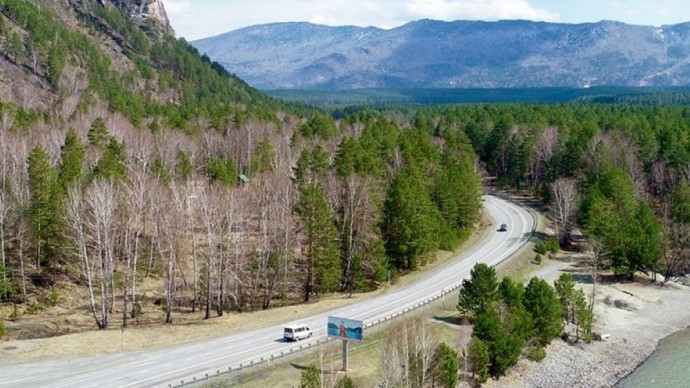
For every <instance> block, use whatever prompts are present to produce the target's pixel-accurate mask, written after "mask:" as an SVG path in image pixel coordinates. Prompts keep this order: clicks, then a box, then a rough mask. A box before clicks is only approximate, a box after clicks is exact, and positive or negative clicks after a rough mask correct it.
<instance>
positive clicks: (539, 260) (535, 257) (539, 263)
mask: <svg viewBox="0 0 690 388" xmlns="http://www.w3.org/2000/svg"><path fill="white" fill-rule="evenodd" d="M541 260H542V258H541V255H539V254H538V255H536V256H534V264H536V265H541Z"/></svg>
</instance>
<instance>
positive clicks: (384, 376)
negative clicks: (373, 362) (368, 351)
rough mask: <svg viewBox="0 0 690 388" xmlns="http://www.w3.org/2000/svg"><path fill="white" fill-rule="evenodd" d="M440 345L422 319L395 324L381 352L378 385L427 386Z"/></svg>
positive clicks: (414, 318) (415, 318) (413, 318)
mask: <svg viewBox="0 0 690 388" xmlns="http://www.w3.org/2000/svg"><path fill="white" fill-rule="evenodd" d="M437 346H438V340H437V339H436V338H434V336H433V335H432V333H431V328H430V327H429V323H428V322H427V321H426V320H425V319H424V318H423V317H420V316H417V317H411V318H405V319H403V320H402V321H399V322H396V323H394V324H393V325H392V326H391V328H390V329H389V333H388V337H387V340H386V345H385V349H384V351H383V352H382V356H381V362H380V370H381V376H380V378H379V381H378V386H381V387H412V388H421V387H424V386H426V384H427V379H428V377H429V375H430V372H431V368H432V361H433V358H434V351H435V350H436V347H437Z"/></svg>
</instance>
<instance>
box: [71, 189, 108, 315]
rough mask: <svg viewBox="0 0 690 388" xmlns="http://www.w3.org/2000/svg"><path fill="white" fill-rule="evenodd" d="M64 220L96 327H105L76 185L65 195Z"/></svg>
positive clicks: (83, 212)
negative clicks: (95, 289)
mask: <svg viewBox="0 0 690 388" xmlns="http://www.w3.org/2000/svg"><path fill="white" fill-rule="evenodd" d="M65 220H66V222H67V225H68V228H69V233H67V235H68V236H69V238H70V239H71V240H72V243H73V245H74V248H75V250H76V251H77V253H76V254H77V256H78V257H79V264H80V267H81V275H82V276H83V277H84V278H85V280H86V288H87V290H88V293H89V306H90V308H91V314H92V315H93V318H94V321H95V322H96V327H98V328H99V329H103V328H105V323H104V322H103V317H102V316H101V314H99V311H98V307H97V305H96V296H95V291H94V288H96V287H97V284H96V279H95V274H94V272H95V268H93V264H94V261H93V260H91V254H90V248H89V241H88V240H89V238H88V237H87V221H86V207H85V204H84V198H83V196H82V192H81V189H80V188H78V187H74V186H73V187H71V188H70V190H69V193H68V195H67V201H66V204H65Z"/></svg>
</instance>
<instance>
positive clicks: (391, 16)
mask: <svg viewBox="0 0 690 388" xmlns="http://www.w3.org/2000/svg"><path fill="white" fill-rule="evenodd" d="M163 3H164V4H165V9H166V11H167V12H168V18H169V19H170V23H172V26H173V28H174V29H175V32H176V34H177V36H180V37H184V38H186V39H187V40H194V39H199V38H205V37H209V36H213V35H218V34H222V33H224V32H228V31H232V30H236V29H239V28H242V27H247V26H251V25H254V24H263V23H273V22H289V21H308V22H312V23H318V24H326V25H332V26H338V25H356V26H376V27H381V28H392V27H397V26H400V25H402V24H405V23H407V22H409V21H412V20H418V19H425V18H427V19H437V20H459V19H464V20H500V19H528V20H542V21H549V22H563V23H585V22H598V21H600V20H603V19H606V20H617V21H621V22H625V23H630V24H642V25H654V26H660V25H664V24H675V23H682V22H686V21H690V4H689V2H688V0H360V1H357V0H250V1H244V0H163Z"/></svg>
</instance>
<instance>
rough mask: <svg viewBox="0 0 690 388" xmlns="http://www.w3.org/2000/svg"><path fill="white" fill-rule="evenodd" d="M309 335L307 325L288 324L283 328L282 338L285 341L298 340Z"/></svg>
mask: <svg viewBox="0 0 690 388" xmlns="http://www.w3.org/2000/svg"><path fill="white" fill-rule="evenodd" d="M309 337H311V329H310V328H309V326H307V325H303V324H299V325H290V326H287V327H285V330H283V338H285V340H286V341H299V340H301V339H305V338H309Z"/></svg>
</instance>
